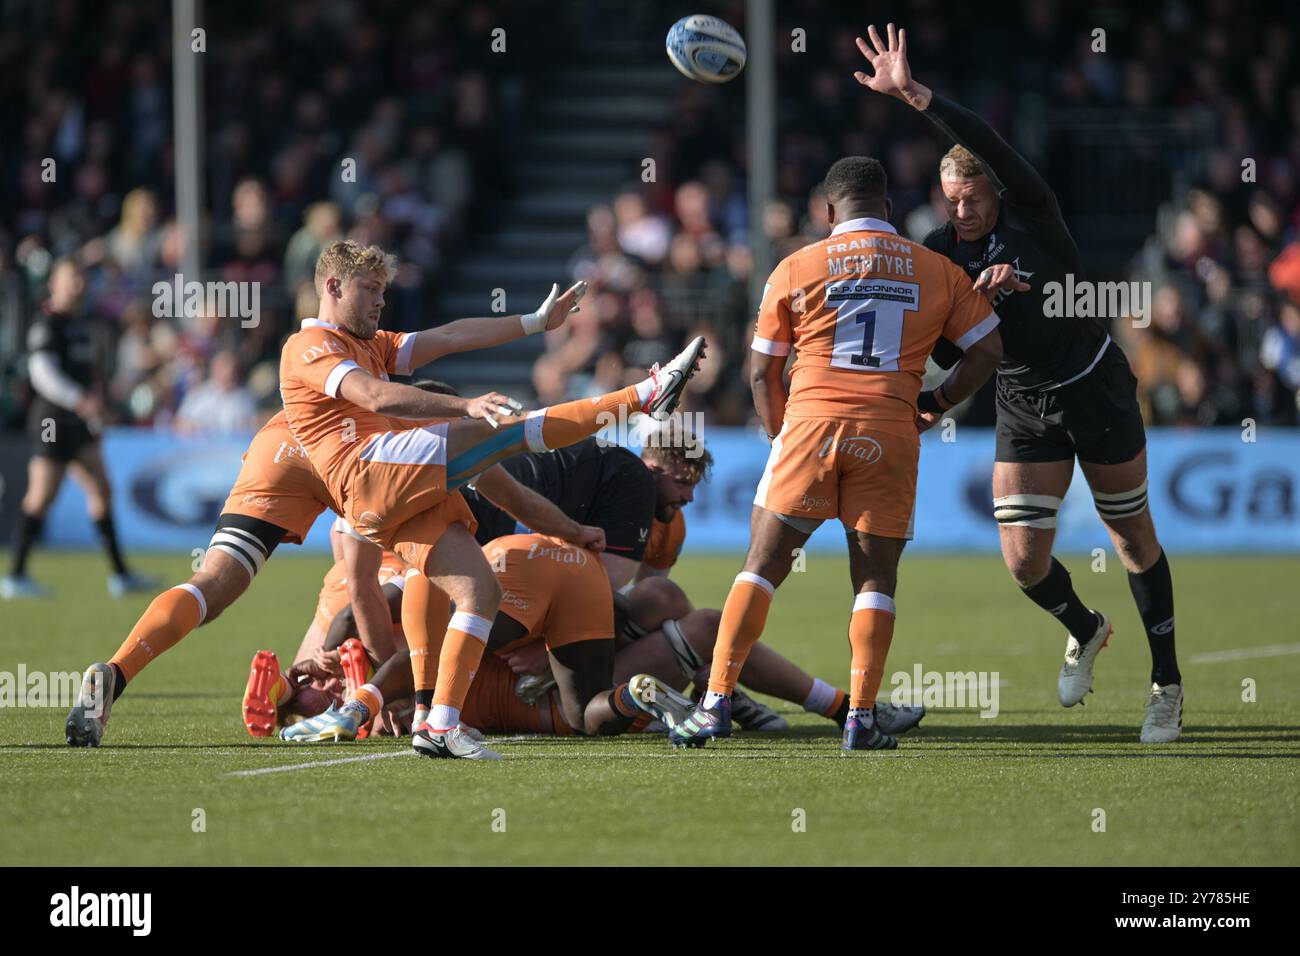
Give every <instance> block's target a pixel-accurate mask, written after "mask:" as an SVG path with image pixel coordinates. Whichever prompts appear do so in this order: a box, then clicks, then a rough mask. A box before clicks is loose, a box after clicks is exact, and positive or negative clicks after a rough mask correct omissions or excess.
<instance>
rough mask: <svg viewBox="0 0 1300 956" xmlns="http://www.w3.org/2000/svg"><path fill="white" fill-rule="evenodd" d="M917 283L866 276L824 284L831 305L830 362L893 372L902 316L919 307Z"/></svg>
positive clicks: (895, 368)
mask: <svg viewBox="0 0 1300 956" xmlns="http://www.w3.org/2000/svg"><path fill="white" fill-rule="evenodd" d="M920 298H921V287H920V286H919V285H917V284H916V283H913V282H893V281H889V280H883V279H868V280H857V281H848V282H838V283H834V284H832V285H829V286H827V288H826V304H827V305H833V306H834V307H835V348H834V352H833V354H832V355H831V365H832V366H833V367H835V368H846V369H852V370H854V371H872V372H897V371H898V356H899V352H900V350H901V349H902V345H903V319H904V317H905V314H906V313H908V312H915V311H917V310H918V309H919V308H920Z"/></svg>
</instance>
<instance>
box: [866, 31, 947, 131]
mask: <svg viewBox="0 0 1300 956" xmlns="http://www.w3.org/2000/svg"><path fill="white" fill-rule="evenodd" d="M886 32H887V33H888V35H889V40H888V42H885V41H882V40H881V39H880V34H879V33H877V32H876V28H875V26H874V25H872V26H869V27H867V36H868V37H869V38H870V41H871V42H870V43H868V42H867V41H866V40H864V39H862V37H858V38H857V44H858V49H859V50H861V51H862V55H863V56H864V57H866V58H867V62H868V63H870V64H871V69H872V71H873V73H872V75H868V74H866V73H864V72H862V71H861V70H859V71H858V72H856V73H854V74H853V78H854V79H855V80H857V81H858V82H859V83H861V84H862V85H863V86H865V87H866V88H867V89H869V90H875V91H876V92H877V93H884V94H885V95H886V96H892V97H895V98H896V99H900V100H902V101H903V102H905V103H908V104H910V105H911V106H914V107H916V108H917V109H918V110H923V109H925V108H926V107H927V106H929V105H930V95H931V94H930V89H929V87H927V86H923V85H922V84H920V83H918V82H916V80H914V79H912V69H911V67H910V66H908V64H907V31H906V30H899V29H896V28H895V27H894V25H893V24H892V23H891V24H889V25H888V26H887V27H886Z"/></svg>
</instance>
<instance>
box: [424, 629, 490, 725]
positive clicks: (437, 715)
mask: <svg viewBox="0 0 1300 956" xmlns="http://www.w3.org/2000/svg"><path fill="white" fill-rule="evenodd" d="M491 633H492V622H491V621H489V620H488V619H487V618H485V617H479V616H478V615H477V614H470V613H469V612H468V611H457V612H456V613H455V614H453V615H452V616H451V621H450V622H449V623H448V624H447V636H446V638H445V639H444V640H443V642H442V653H441V654H440V655H439V656H438V683H437V686H436V687H435V688H434V691H433V708H432V709H431V710H430V711H429V726H430V727H431V728H432V729H433V730H435V731H440V730H447V729H449V728H451V727H455V726H456V724H458V723H459V722H460V709H461V707H463V706H464V704H465V698H466V696H468V694H469V685H470V684H471V683H472V682H473V680H474V674H475V673H477V671H478V665H479V662H480V661H482V660H483V648H484V647H486V646H487V640H488V635H489V634H491Z"/></svg>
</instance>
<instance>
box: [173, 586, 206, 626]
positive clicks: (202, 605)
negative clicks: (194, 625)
mask: <svg viewBox="0 0 1300 956" xmlns="http://www.w3.org/2000/svg"><path fill="white" fill-rule="evenodd" d="M172 590H173V591H188V592H189V593H190V595H192V596H193V598H194V600H196V601H198V602H199V623H200V624H202V623H203V622H204V621H205V620H207V617H208V602H207V601H206V600H204V598H203V592H202V591H200V590H199V589H198V588H196V587H195V586H194V585H192V584H178V585H176V587H174V588H172Z"/></svg>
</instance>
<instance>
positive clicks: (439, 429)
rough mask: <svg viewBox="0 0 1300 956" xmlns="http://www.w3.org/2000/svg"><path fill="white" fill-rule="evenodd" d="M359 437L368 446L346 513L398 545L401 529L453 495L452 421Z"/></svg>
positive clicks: (367, 532) (379, 539) (384, 542)
mask: <svg viewBox="0 0 1300 956" xmlns="http://www.w3.org/2000/svg"><path fill="white" fill-rule="evenodd" d="M358 440H360V441H364V442H365V446H364V447H363V448H362V450H361V453H360V455H359V456H358V457H357V458H356V460H355V461H354V462H353V465H352V467H353V468H354V469H355V470H354V471H353V472H352V474H351V476H350V477H349V479H348V480H347V481H346V484H345V491H346V494H345V502H344V512H345V513H344V515H343V517H345V518H346V519H347V520H348V523H349V524H350V525H352V529H353V530H354V531H356V532H357V533H358V534H360V535H362V536H363V537H365V538H368V539H369V540H371V541H373V542H375V543H376V544H378V545H380V546H381V547H383V548H384V549H385V550H388V551H396V550H397V549H396V548H395V547H393V542H395V541H396V540H397V538H396V535H397V532H398V529H399V528H402V527H403V525H405V524H406V523H407V522H408V521H410V520H411V519H412V518H415V517H416V516H418V515H420V514H422V513H423V512H426V511H429V510H430V509H432V508H434V507H436V506H437V505H440V504H441V503H442V502H444V501H446V500H447V498H448V491H447V423H446V422H442V423H439V424H436V425H428V426H425V427H420V428H406V429H403V430H401V431H391V432H383V433H382V434H379V435H371V436H370V437H368V438H364V439H358ZM404 533H405V534H406V535H408V536H409V535H410V534H412V533H413V532H412V531H411V530H409V529H408V530H406V531H405V532H404ZM434 540H436V539H434ZM427 543H428V544H433V541H429V542H427ZM399 553H400V552H399ZM408 563H409V562H408ZM420 567H423V566H422V565H420Z"/></svg>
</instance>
